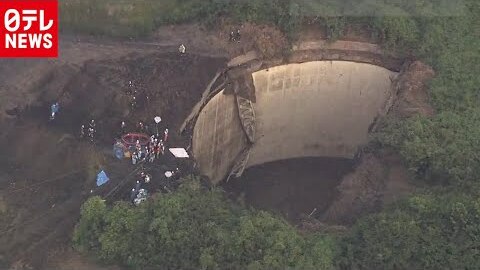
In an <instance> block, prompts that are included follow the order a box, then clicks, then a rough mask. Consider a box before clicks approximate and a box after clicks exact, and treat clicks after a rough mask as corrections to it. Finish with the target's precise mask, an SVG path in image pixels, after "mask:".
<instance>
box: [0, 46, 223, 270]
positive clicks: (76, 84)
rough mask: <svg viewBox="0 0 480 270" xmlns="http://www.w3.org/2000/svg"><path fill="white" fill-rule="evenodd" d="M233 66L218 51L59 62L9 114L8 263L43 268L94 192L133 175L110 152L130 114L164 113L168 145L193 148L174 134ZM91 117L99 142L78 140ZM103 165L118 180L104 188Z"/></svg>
mask: <svg viewBox="0 0 480 270" xmlns="http://www.w3.org/2000/svg"><path fill="white" fill-rule="evenodd" d="M225 63H226V59H225V58H218V57H206V56H198V55H192V54H187V55H184V56H180V55H179V54H178V53H176V52H171V53H170V52H166V53H160V52H158V53H152V52H146V53H138V52H137V53H133V54H126V55H123V56H121V57H119V58H114V59H108V58H107V59H103V60H88V61H86V62H85V63H84V64H83V65H82V66H80V67H69V66H67V67H65V66H60V67H58V68H53V69H52V70H51V72H50V74H49V75H48V79H46V80H44V81H41V82H37V84H36V85H35V90H36V91H37V93H36V99H35V100H34V102H31V103H30V104H29V105H28V106H25V107H24V108H21V109H17V110H15V111H11V110H10V111H9V112H8V115H9V118H8V119H5V120H3V123H2V133H1V134H0V149H2V152H1V154H0V168H1V172H2V173H1V175H0V188H1V191H2V193H1V201H2V205H3V207H2V212H3V213H2V216H1V220H0V222H1V223H0V231H1V232H2V237H1V238H0V254H1V255H2V257H1V258H0V259H1V261H2V263H3V265H7V264H9V263H15V264H16V265H17V266H31V267H33V268H37V267H40V266H41V265H44V263H45V262H46V260H47V259H48V258H49V257H55V252H58V250H61V249H62V248H64V247H68V246H69V245H70V237H71V233H72V230H73V227H74V224H75V222H76V221H77V219H78V215H79V210H80V206H81V204H82V202H83V201H84V200H85V199H86V198H87V197H88V196H89V195H91V194H92V193H91V192H92V191H93V194H101V195H102V194H103V195H105V194H108V193H109V192H110V191H111V190H112V189H113V188H115V187H116V186H117V185H118V184H119V183H121V182H122V181H123V180H124V177H125V175H127V174H128V173H130V172H131V171H133V169H134V167H133V166H132V165H130V163H129V162H128V161H127V160H123V161H119V160H115V159H114V158H113V157H112V156H111V152H112V144H113V142H114V138H115V137H116V136H117V135H118V133H119V130H120V129H119V127H120V126H119V124H120V122H121V121H122V120H124V121H126V122H127V128H128V129H130V130H132V131H134V130H135V123H136V122H137V121H139V120H142V121H144V122H145V123H147V124H150V128H151V129H153V128H154V125H153V117H154V116H156V115H160V116H161V117H162V125H161V129H162V127H163V128H165V127H167V128H169V130H171V132H170V139H169V145H168V146H180V147H187V146H188V137H180V136H179V135H178V134H176V132H175V130H178V127H179V125H180V124H181V122H182V121H183V120H184V119H185V117H186V116H187V115H188V113H189V111H190V109H191V107H192V106H193V105H194V104H195V102H196V101H197V100H198V99H199V98H200V96H201V94H202V92H203V91H204V89H205V87H206V85H207V84H208V83H209V81H210V80H211V78H212V77H213V76H214V75H215V73H216V72H217V71H218V70H221V69H222V68H223V67H224V65H225ZM129 81H132V84H133V86H129ZM132 89H133V90H135V91H137V94H136V100H137V107H136V108H132V107H131V106H130V103H131V100H132V94H129V92H132ZM147 96H148V98H147ZM54 100H58V101H59V102H60V104H61V108H60V113H59V115H58V117H57V118H56V119H55V120H54V121H49V120H48V114H49V105H50V104H51V102H52V101H54ZM90 119H95V120H96V121H97V130H98V135H99V136H98V140H97V142H96V143H95V144H91V143H90V142H87V141H84V140H80V139H79V138H78V134H79V131H80V125H81V124H84V123H87V122H88V121H89V120H90ZM99 169H105V170H106V171H107V174H109V176H110V178H111V181H110V182H109V183H108V184H106V185H105V186H102V187H101V188H98V189H97V188H96V187H95V175H96V173H97V172H98V170H99ZM128 188H130V187H128ZM124 195H125V194H124V193H123V192H117V193H115V196H117V197H116V198H115V199H122V196H124ZM26 258H28V259H26ZM0 268H1V267H0Z"/></svg>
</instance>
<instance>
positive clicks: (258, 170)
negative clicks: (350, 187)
mask: <svg viewBox="0 0 480 270" xmlns="http://www.w3.org/2000/svg"><path fill="white" fill-rule="evenodd" d="M352 169H353V161H352V160H349V159H341V158H298V159H289V160H281V161H274V162H270V163H266V164H262V165H259V166H254V167H251V168H248V169H247V170H245V172H244V173H243V175H242V177H240V178H238V179H232V180H230V181H229V182H228V183H227V184H225V185H224V188H225V189H226V190H227V192H229V193H230V194H231V195H232V196H233V197H234V198H237V199H240V200H244V201H245V202H246V203H247V204H248V205H251V206H253V207H255V208H260V209H264V210H270V211H272V212H276V213H278V214H280V215H281V216H283V217H285V218H286V219H288V220H289V221H291V222H294V223H297V222H298V221H300V219H301V218H302V217H305V216H308V215H310V214H312V215H315V214H316V213H317V214H318V213H323V212H324V211H325V209H327V207H328V206H329V205H330V204H331V202H332V201H333V200H334V199H335V197H336V195H337V192H336V190H335V188H336V186H337V185H338V184H339V183H340V181H341V179H342V178H343V176H344V175H345V174H347V173H349V172H350V171H351V170H352ZM312 212H313V213H312Z"/></svg>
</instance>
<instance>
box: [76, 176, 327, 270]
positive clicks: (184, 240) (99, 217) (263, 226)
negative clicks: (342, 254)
mask: <svg viewBox="0 0 480 270" xmlns="http://www.w3.org/2000/svg"><path fill="white" fill-rule="evenodd" d="M99 202H101V204H99ZM99 208H101V209H102V210H101V211H98V209H99ZM83 209H97V210H95V211H93V212H95V215H94V216H95V218H92V215H91V212H86V211H82V217H81V219H80V222H79V225H78V226H77V229H76V230H75V234H74V240H75V241H76V243H77V244H76V247H77V248H79V250H81V251H87V252H88V251H92V252H93V253H94V255H96V256H98V257H99V258H100V259H102V260H104V261H106V262H117V263H118V262H120V263H122V264H124V265H126V266H129V267H131V268H134V269H146V268H154V269H285V268H301V269H331V268H332V265H333V257H334V255H335V250H336V249H335V244H336V242H335V240H334V238H331V237H327V236H323V235H313V236H307V237H304V236H301V235H300V234H298V233H297V232H296V230H295V228H293V227H292V226H290V225H289V224H287V223H286V222H285V221H284V220H282V219H280V218H277V217H274V216H272V215H271V214H269V213H266V212H263V211H254V210H248V209H245V208H242V207H239V206H236V205H234V204H232V203H231V202H229V201H227V200H226V199H225V198H224V197H223V194H222V193H221V192H220V190H217V189H213V190H206V189H204V188H202V187H201V186H200V183H199V182H198V181H196V180H190V181H187V182H186V183H185V184H183V185H182V186H181V187H180V188H179V190H177V191H176V192H174V193H171V194H161V195H158V196H155V197H154V198H152V199H151V200H149V201H148V202H147V203H144V204H142V205H140V206H138V207H135V206H132V205H130V204H128V203H125V202H118V203H116V204H115V205H114V206H113V207H111V208H110V207H106V206H105V204H104V203H103V201H101V200H100V199H99V198H98V197H94V198H91V199H89V200H88V201H87V202H86V203H85V205H84V207H83ZM96 224H101V226H98V229H96V230H95V233H94V234H93V235H90V234H85V230H86V229H87V230H88V228H92V227H94V226H96ZM85 228H86V229H85ZM84 237H87V239H84ZM87 240H88V241H87Z"/></svg>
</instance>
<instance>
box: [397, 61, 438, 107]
mask: <svg viewBox="0 0 480 270" xmlns="http://www.w3.org/2000/svg"><path fill="white" fill-rule="evenodd" d="M434 76H435V72H434V71H433V69H432V68H431V67H430V66H428V65H426V64H424V63H422V62H420V61H415V62H413V63H411V64H410V65H408V66H407V68H406V69H405V70H404V71H403V72H402V74H401V75H400V77H399V78H400V79H399V81H398V82H397V83H398V87H399V92H398V97H397V101H396V103H395V105H394V108H393V114H394V115H396V116H398V117H411V116H413V115H414V114H421V115H425V116H432V115H433V114H434V112H435V111H434V109H433V107H432V106H431V105H430V103H429V102H430V97H429V95H428V85H427V83H428V81H429V80H431V79H432V78H433V77H434Z"/></svg>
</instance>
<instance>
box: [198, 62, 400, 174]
mask: <svg viewBox="0 0 480 270" xmlns="http://www.w3.org/2000/svg"><path fill="white" fill-rule="evenodd" d="M252 76H253V81H254V85H255V96H256V103H254V109H255V114H256V141H255V144H254V145H253V146H252V149H251V152H250V158H249V161H248V163H247V167H249V166H253V165H257V164H262V163H265V162H269V161H274V160H281V159H288V158H297V157H309V156H331V157H344V158H352V157H353V156H354V155H355V153H356V152H357V148H358V147H359V146H361V145H363V144H365V143H367V141H368V128H369V126H370V125H371V124H372V122H373V121H374V119H375V117H376V116H377V115H378V114H379V112H380V111H381V110H382V109H383V108H384V106H385V102H386V100H387V99H388V97H389V96H390V94H391V91H392V87H391V84H392V80H393V78H394V77H395V76H396V73H395V72H392V71H389V70H387V69H385V68H382V67H379V66H375V65H370V64H363V63H355V62H344V61H314V62H307V63H301V64H289V65H283V66H278V67H273V68H269V69H265V70H261V71H258V72H255V73H253V74H252ZM246 146H247V143H246V136H245V134H244V132H243V130H242V126H241V124H240V118H239V116H238V110H237V107H236V102H235V97H234V95H224V94H223V92H222V93H220V94H218V95H217V96H215V97H214V98H213V99H212V100H211V101H210V102H209V103H208V104H207V105H206V106H205V108H204V109H203V110H202V111H201V113H200V115H199V117H198V120H197V122H196V124H195V127H194V138H193V153H194V155H195V159H196V160H197V164H198V165H199V168H200V171H201V172H202V174H205V175H207V176H209V177H210V179H211V180H212V182H213V183H218V182H219V181H221V180H222V179H223V178H224V177H225V176H226V175H227V174H228V172H229V170H230V168H231V167H232V166H233V164H234V162H235V159H236V158H237V156H238V155H239V153H240V152H241V151H242V149H244V148H245V147H246Z"/></svg>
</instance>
